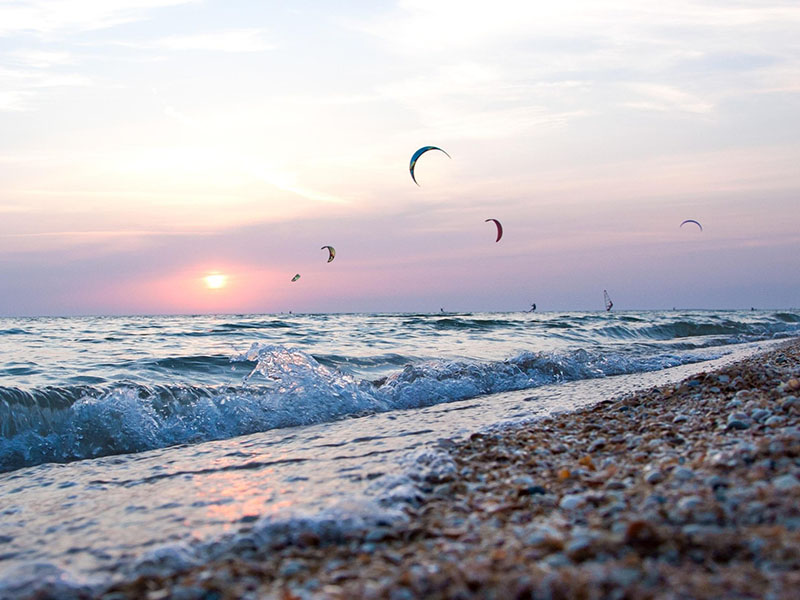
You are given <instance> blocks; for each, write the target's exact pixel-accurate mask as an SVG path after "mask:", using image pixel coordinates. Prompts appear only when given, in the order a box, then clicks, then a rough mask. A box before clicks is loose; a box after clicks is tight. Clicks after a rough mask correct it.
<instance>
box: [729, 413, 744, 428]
mask: <svg viewBox="0 0 800 600" xmlns="http://www.w3.org/2000/svg"><path fill="white" fill-rule="evenodd" d="M749 427H750V423H749V422H748V419H747V415H745V414H744V413H732V414H731V415H729V416H728V422H727V424H726V425H725V429H747V428H749Z"/></svg>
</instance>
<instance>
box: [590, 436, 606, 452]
mask: <svg viewBox="0 0 800 600" xmlns="http://www.w3.org/2000/svg"><path fill="white" fill-rule="evenodd" d="M606 443H607V441H606V438H604V437H599V438H597V439H596V440H595V441H593V442H592V443H591V444H590V445H589V452H590V453H591V452H595V451H596V450H599V449H600V448H602V447H603V446H605V445H606Z"/></svg>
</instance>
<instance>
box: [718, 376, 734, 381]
mask: <svg viewBox="0 0 800 600" xmlns="http://www.w3.org/2000/svg"><path fill="white" fill-rule="evenodd" d="M730 380H731V378H730V376H729V375H720V376H719V377H717V381H719V382H720V383H728V382H729V381H730Z"/></svg>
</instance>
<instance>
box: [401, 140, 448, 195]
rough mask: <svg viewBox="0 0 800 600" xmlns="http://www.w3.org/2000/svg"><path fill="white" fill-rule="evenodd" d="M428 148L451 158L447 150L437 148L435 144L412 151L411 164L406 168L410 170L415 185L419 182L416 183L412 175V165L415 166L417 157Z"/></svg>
mask: <svg viewBox="0 0 800 600" xmlns="http://www.w3.org/2000/svg"><path fill="white" fill-rule="evenodd" d="M428 150H438V151H439V152H444V155H445V156H446V157H447V158H451V156H450V155H449V154H448V153H447V152H445V151H444V150H442V149H441V148H437V147H436V146H423V147H422V148H420V149H419V150H417V151H416V152H414V154H413V155H412V156H411V164H410V165H409V166H408V170H409V171H410V172H411V179H413V180H414V183H416V184H417V185H419V183H417V178H416V177H414V167H415V166H416V164H417V160H419V157H420V156H422V155H423V154H425V153H426V152H427V151H428Z"/></svg>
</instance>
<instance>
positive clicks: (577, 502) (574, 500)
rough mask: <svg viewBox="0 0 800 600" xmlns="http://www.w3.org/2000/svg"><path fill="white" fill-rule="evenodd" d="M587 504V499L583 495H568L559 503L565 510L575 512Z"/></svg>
mask: <svg viewBox="0 0 800 600" xmlns="http://www.w3.org/2000/svg"><path fill="white" fill-rule="evenodd" d="M584 504H586V497H585V496H584V495H583V494H566V495H564V497H563V498H561V502H559V503H558V506H559V507H560V508H563V509H564V510H575V509H576V508H580V507H581V506H583V505H584Z"/></svg>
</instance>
